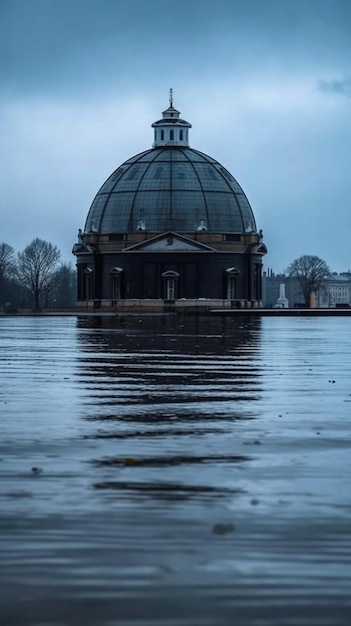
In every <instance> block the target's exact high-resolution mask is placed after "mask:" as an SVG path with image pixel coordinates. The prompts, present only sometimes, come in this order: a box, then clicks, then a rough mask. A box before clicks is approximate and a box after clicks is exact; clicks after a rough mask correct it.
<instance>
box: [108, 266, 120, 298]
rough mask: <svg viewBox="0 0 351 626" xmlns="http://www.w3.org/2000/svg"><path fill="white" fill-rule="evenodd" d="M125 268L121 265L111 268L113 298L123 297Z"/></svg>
mask: <svg viewBox="0 0 351 626" xmlns="http://www.w3.org/2000/svg"><path fill="white" fill-rule="evenodd" d="M122 272H123V269H122V268H121V267H113V268H112V270H110V277H111V298H112V300H120V299H121V297H122V296H121V278H122Z"/></svg>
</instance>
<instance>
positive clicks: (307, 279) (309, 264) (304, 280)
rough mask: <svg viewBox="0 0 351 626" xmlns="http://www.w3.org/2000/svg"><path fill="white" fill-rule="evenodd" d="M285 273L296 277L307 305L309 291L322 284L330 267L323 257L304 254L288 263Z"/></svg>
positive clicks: (318, 287)
mask: <svg viewBox="0 0 351 626" xmlns="http://www.w3.org/2000/svg"><path fill="white" fill-rule="evenodd" d="M287 274H289V276H295V277H296V278H297V280H298V282H299V284H300V287H301V290H302V293H303V296H304V298H305V304H307V305H309V303H310V296H311V293H312V292H313V291H314V292H316V291H318V289H320V288H321V287H322V286H323V285H324V281H325V279H326V278H327V277H328V276H329V275H330V269H329V267H328V265H327V264H326V262H325V261H323V259H320V258H319V257H318V256H309V255H307V254H305V255H304V256H300V257H299V258H298V259H295V261H293V262H292V263H291V264H290V265H289V267H288V269H287Z"/></svg>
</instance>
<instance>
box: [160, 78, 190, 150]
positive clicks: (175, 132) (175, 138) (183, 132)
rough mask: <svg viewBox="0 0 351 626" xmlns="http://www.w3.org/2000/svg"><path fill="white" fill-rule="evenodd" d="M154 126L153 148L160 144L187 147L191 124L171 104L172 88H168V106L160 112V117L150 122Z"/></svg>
mask: <svg viewBox="0 0 351 626" xmlns="http://www.w3.org/2000/svg"><path fill="white" fill-rule="evenodd" d="M152 128H154V143H153V148H160V147H162V146H167V147H169V146H177V147H178V146H185V147H189V128H191V124H189V122H186V121H185V120H182V119H181V118H180V111H178V110H177V109H175V108H174V106H173V89H170V90H169V107H168V109H166V110H165V111H163V112H162V119H161V120H158V121H157V122H154V123H153V124H152Z"/></svg>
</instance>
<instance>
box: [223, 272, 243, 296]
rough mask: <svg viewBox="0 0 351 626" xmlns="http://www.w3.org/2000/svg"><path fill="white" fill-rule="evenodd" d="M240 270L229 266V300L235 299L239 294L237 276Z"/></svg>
mask: <svg viewBox="0 0 351 626" xmlns="http://www.w3.org/2000/svg"><path fill="white" fill-rule="evenodd" d="M239 273H240V272H239V270H238V269H237V268H236V267H228V269H227V270H226V274H227V298H228V300H235V299H236V298H237V297H238V295H237V277H238V275H239Z"/></svg>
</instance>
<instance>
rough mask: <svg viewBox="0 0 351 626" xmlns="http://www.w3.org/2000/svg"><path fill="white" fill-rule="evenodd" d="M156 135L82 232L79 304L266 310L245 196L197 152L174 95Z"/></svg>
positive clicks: (114, 181) (114, 178)
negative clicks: (190, 304) (206, 304)
mask: <svg viewBox="0 0 351 626" xmlns="http://www.w3.org/2000/svg"><path fill="white" fill-rule="evenodd" d="M208 123H209V125H210V124H211V123H212V121H211V120H209V122H208ZM152 127H153V128H154V143H153V147H152V149H150V150H146V151H145V152H141V153H140V154H137V155H136V156H133V157H131V158H130V159H128V160H127V161H125V162H124V163H123V164H122V165H121V166H120V167H118V168H117V169H116V170H115V171H114V172H113V173H112V174H111V176H110V177H109V178H108V179H107V181H106V182H105V183H104V184H103V185H102V187H101V189H100V190H99V191H98V193H97V195H96V197H95V199H94V201H93V203H92V205H91V207H90V210H89V212H88V216H87V219H86V223H85V226H84V229H83V231H81V230H80V231H79V234H78V241H77V243H76V244H75V245H74V246H73V253H74V254H75V255H76V257H77V271H78V294H77V304H78V305H80V306H86V307H107V308H108V307H116V306H117V307H118V306H125V305H127V304H128V303H129V304H135V305H140V306H146V305H147V306H150V307H151V306H153V305H155V304H157V305H158V306H161V307H162V306H163V304H164V303H168V304H169V303H176V302H179V301H180V300H182V301H183V302H184V301H186V300H189V301H196V302H197V303H200V304H201V303H202V302H203V301H204V300H209V301H212V302H214V303H217V302H218V301H220V300H222V301H226V303H227V305H228V306H243V307H245V306H255V307H259V306H262V257H263V255H264V254H266V252H267V249H266V246H265V244H264V243H263V236H262V231H259V232H258V231H257V227H256V223H255V218H254V214H253V211H252V209H251V206H250V203H249V201H248V199H247V197H246V195H245V193H244V191H243V190H242V188H241V187H240V185H239V184H238V182H237V181H236V180H235V178H234V177H233V176H232V175H231V173H230V172H228V170H227V169H225V168H224V167H223V166H222V165H221V164H220V163H219V162H218V161H216V160H215V159H213V158H212V157H210V156H207V155H206V154H204V153H202V152H199V151H198V150H194V149H193V148H190V146H189V131H190V128H191V124H190V123H189V122H186V121H185V120H183V119H181V118H180V112H179V111H178V110H177V109H175V108H174V106H173V96H172V92H171V96H170V106H169V107H168V108H167V109H166V110H165V111H163V113H162V119H160V120H158V121H157V122H154V123H153V124H152Z"/></svg>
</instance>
